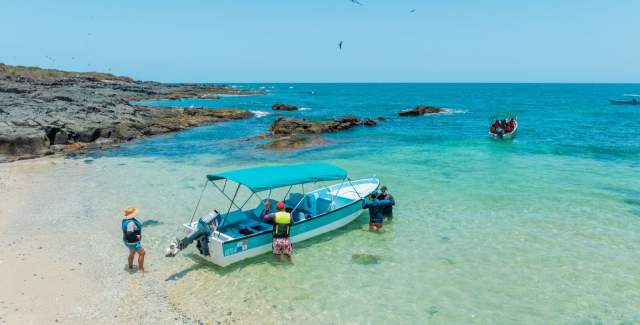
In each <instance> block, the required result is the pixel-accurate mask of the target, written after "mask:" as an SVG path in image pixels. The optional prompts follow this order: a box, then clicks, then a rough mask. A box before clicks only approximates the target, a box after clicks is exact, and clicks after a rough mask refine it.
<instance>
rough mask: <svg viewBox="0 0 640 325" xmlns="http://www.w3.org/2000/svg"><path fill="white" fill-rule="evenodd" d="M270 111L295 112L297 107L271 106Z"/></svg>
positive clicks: (285, 105)
mask: <svg viewBox="0 0 640 325" xmlns="http://www.w3.org/2000/svg"><path fill="white" fill-rule="evenodd" d="M271 109H272V110H274V111H297V110H298V109H299V108H298V107H297V106H293V105H287V104H273V106H271Z"/></svg>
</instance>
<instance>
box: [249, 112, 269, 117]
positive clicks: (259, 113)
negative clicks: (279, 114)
mask: <svg viewBox="0 0 640 325" xmlns="http://www.w3.org/2000/svg"><path fill="white" fill-rule="evenodd" d="M250 112H251V113H253V114H254V115H255V116H256V117H257V118H261V117H265V116H268V115H270V114H271V112H265V111H250Z"/></svg>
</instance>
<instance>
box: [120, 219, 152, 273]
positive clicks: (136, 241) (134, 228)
mask: <svg viewBox="0 0 640 325" xmlns="http://www.w3.org/2000/svg"><path fill="white" fill-rule="evenodd" d="M138 212H139V210H138V209H137V208H134V207H126V208H125V209H124V217H123V218H122V222H121V223H120V226H121V228H122V240H124V244H125V246H127V248H128V249H129V259H128V262H129V272H131V271H133V258H134V257H135V255H136V253H138V270H140V272H146V271H145V269H144V254H145V251H144V248H142V223H141V222H140V221H138V219H136V218H135V217H136V215H138Z"/></svg>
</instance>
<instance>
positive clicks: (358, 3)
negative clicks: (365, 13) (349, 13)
mask: <svg viewBox="0 0 640 325" xmlns="http://www.w3.org/2000/svg"><path fill="white" fill-rule="evenodd" d="M351 2H353V3H355V4H357V5H359V6H362V2H360V1H358V0H351Z"/></svg>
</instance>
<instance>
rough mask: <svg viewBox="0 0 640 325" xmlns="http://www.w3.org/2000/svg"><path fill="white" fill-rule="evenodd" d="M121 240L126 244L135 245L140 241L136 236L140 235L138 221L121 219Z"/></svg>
mask: <svg viewBox="0 0 640 325" xmlns="http://www.w3.org/2000/svg"><path fill="white" fill-rule="evenodd" d="M121 226H122V239H123V240H124V241H125V242H127V243H137V242H139V241H140V239H138V236H141V235H142V224H141V223H140V221H138V219H136V218H131V219H123V220H122V224H121Z"/></svg>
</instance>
